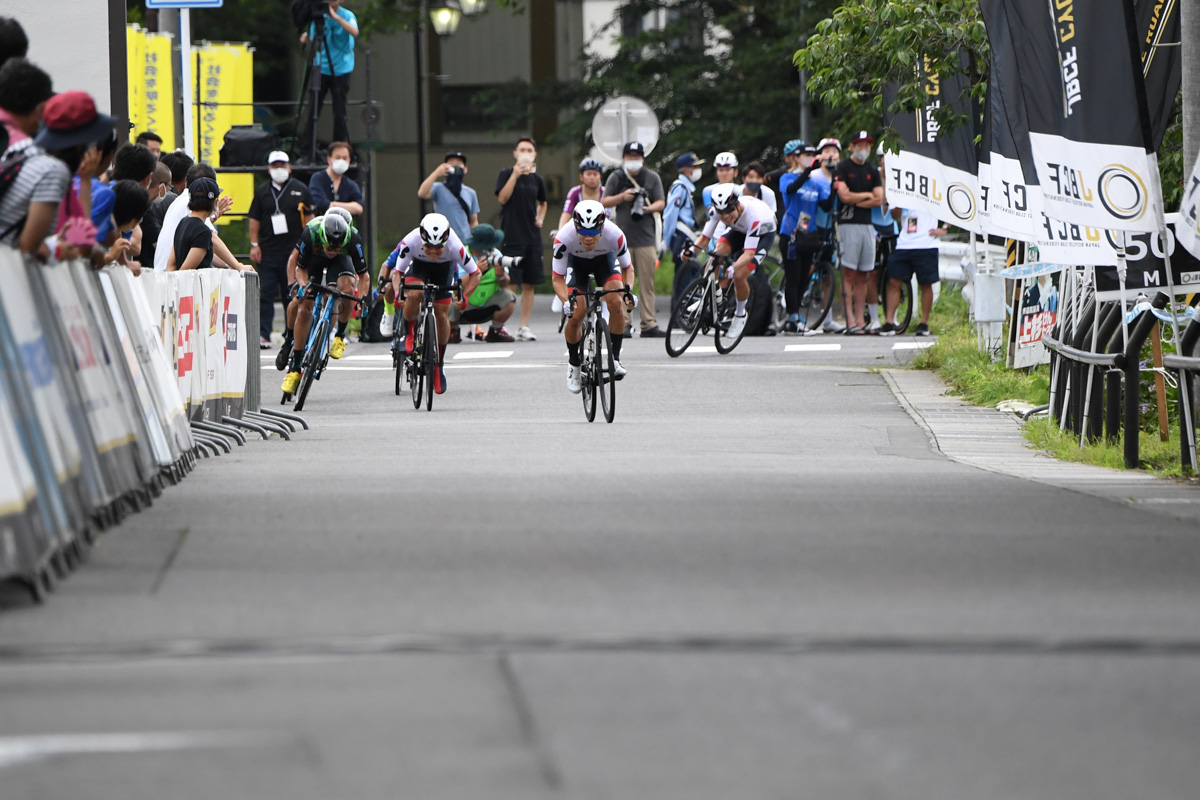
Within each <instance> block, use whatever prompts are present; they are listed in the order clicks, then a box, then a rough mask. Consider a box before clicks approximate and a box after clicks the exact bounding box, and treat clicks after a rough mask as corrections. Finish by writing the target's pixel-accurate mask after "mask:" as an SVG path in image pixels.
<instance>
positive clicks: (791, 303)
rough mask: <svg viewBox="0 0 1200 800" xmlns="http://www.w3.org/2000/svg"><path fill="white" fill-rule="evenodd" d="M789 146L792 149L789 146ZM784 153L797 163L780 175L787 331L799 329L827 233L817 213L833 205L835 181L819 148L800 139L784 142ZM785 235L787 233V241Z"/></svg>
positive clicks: (791, 161) (797, 331) (785, 324)
mask: <svg viewBox="0 0 1200 800" xmlns="http://www.w3.org/2000/svg"><path fill="white" fill-rule="evenodd" d="M789 148H790V150H789ZM784 156H785V157H789V156H790V160H789V163H791V164H794V165H795V166H794V167H793V169H792V170H791V171H789V172H785V173H784V174H783V175H781V176H780V178H779V191H780V193H781V194H782V195H783V198H784V212H783V224H782V226H781V227H780V234H781V246H782V247H784V253H783V256H784V257H783V274H784V286H783V298H784V304H785V305H786V307H787V314H788V320H787V322H786V323H784V326H783V331H784V333H799V332H800V327H801V325H802V324H803V320H801V319H800V298H801V296H802V295H803V293H804V287H805V286H806V285H807V284H808V280H809V277H810V274H811V272H812V264H813V258H814V257H815V256H816V254H817V253H819V252H820V250H821V247H822V246H823V245H824V243H825V234H824V232H822V231H821V230H820V229H819V228H818V225H817V217H818V215H819V214H820V213H821V212H822V211H824V212H825V213H826V214H828V212H829V211H830V210H831V209H832V208H833V183H832V181H831V180H830V178H829V176H828V175H827V174H826V170H825V169H823V167H824V165H825V162H820V163H819V162H818V161H817V148H815V147H812V146H811V145H805V144H804V143H802V142H800V141H799V140H793V141H791V142H788V143H787V145H785V146H784ZM783 236H786V237H787V241H786V244H784V243H783V238H782V237H783Z"/></svg>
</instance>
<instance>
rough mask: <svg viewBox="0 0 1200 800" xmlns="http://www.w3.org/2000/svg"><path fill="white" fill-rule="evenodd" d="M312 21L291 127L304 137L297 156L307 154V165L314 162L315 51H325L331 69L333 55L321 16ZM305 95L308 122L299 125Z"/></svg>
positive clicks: (318, 74) (318, 110)
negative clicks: (303, 125)
mask: <svg viewBox="0 0 1200 800" xmlns="http://www.w3.org/2000/svg"><path fill="white" fill-rule="evenodd" d="M312 23H313V36H312V38H311V39H310V40H309V43H308V49H307V50H306V51H305V62H304V63H305V66H304V80H303V81H301V83H300V98H299V100H297V102H296V117H295V119H294V120H293V130H295V131H296V132H297V135H296V138H297V140H299V139H300V138H301V137H303V138H305V139H306V141H303V142H300V154H301V158H304V157H307V159H308V162H309V163H310V164H315V163H317V120H318V118H319V117H320V115H321V105H320V99H321V69H320V64H318V63H317V53H319V52H321V51H322V50H324V51H325V60H326V61H327V62H328V63H329V67H330V69H331V70H332V69H333V54H332V53H331V52H330V51H329V42H328V40H327V39H326V38H325V17H324V16H323V15H321V16H316V17H314V18H313V20H312ZM331 77H332V76H331ZM306 97H307V98H308V113H309V117H308V125H307V127H305V128H301V127H300V120H301V119H304V111H305V108H304V101H305V98H306ZM301 131H303V133H301Z"/></svg>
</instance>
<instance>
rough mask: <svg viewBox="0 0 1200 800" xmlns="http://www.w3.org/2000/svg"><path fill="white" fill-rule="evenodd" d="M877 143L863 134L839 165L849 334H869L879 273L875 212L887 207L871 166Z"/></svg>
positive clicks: (840, 236) (841, 250)
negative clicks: (872, 288)
mask: <svg viewBox="0 0 1200 800" xmlns="http://www.w3.org/2000/svg"><path fill="white" fill-rule="evenodd" d="M874 144H875V139H874V138H872V137H871V136H869V135H868V134H867V132H866V131H863V132H862V133H860V134H859V135H858V136H856V137H855V138H854V139H853V140H852V141H851V142H850V153H851V156H850V158H847V159H845V160H844V161H842V163H840V164H838V167H837V172H836V174H835V175H834V187H835V189H836V191H837V194H838V201H839V210H838V242H839V244H840V248H839V251H838V253H839V263H840V266H841V267H842V276H843V280H844V281H845V286H846V290H845V291H846V298H847V302H848V305H849V308H847V310H846V325H847V326H848V330H847V331H846V333H848V334H850V335H862V334H865V333H867V323H866V316H865V314H866V308H865V305H866V301H867V291H868V283H869V279H870V276H871V273H872V272H873V271H874V269H875V226H874V225H873V224H872V223H871V209H872V208H874V207H876V206H878V205H880V204H882V203H883V181H882V180H881V179H880V177H879V168H878V167H876V166H875V165H874V164H872V163H870V162H871V150H872V147H873V145H874Z"/></svg>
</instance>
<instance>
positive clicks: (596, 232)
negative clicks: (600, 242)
mask: <svg viewBox="0 0 1200 800" xmlns="http://www.w3.org/2000/svg"><path fill="white" fill-rule="evenodd" d="M601 230H602V229H601V228H588V229H586V230H581V229H579V228H576V229H575V232H576V233H577V234H579V235H580V236H599V235H600V231H601Z"/></svg>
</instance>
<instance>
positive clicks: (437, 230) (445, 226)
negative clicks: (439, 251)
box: [421, 214, 450, 247]
mask: <svg viewBox="0 0 1200 800" xmlns="http://www.w3.org/2000/svg"><path fill="white" fill-rule="evenodd" d="M421 241H422V242H424V243H425V244H427V245H429V246H431V247H442V246H443V245H445V244H446V242H448V241H450V220H448V219H446V217H445V216H443V215H441V214H426V215H425V216H424V217H423V218H422V219H421Z"/></svg>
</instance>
